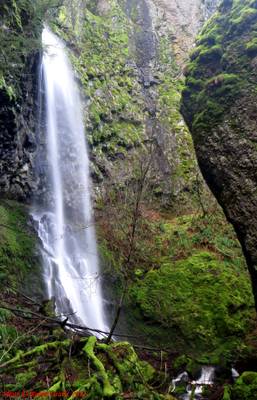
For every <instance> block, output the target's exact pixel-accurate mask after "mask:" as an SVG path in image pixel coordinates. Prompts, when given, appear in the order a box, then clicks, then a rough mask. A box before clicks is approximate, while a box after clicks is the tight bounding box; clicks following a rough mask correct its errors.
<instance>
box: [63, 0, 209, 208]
mask: <svg viewBox="0 0 257 400" xmlns="http://www.w3.org/2000/svg"><path fill="white" fill-rule="evenodd" d="M75 3H77V2H74V4H73V6H74V5H75ZM80 3H81V6H80V10H81V12H82V14H83V15H81V14H80V15H78V16H77V20H76V19H75V20H74V17H72V15H73V13H72V10H71V5H72V4H71V3H70V2H69V4H68V3H67V4H66V6H64V7H63V8H62V10H61V12H60V18H59V21H58V22H57V24H56V26H55V29H56V31H57V33H58V34H59V35H60V36H62V37H63V38H64V40H66V42H67V43H70V45H71V46H70V48H71V59H72V61H73V64H74V67H75V69H76V70H77V73H78V76H79V78H80V80H81V82H82V84H83V90H84V93H85V94H86V97H87V100H88V102H87V105H88V114H87V121H86V124H87V134H88V140H89V144H90V147H91V155H92V157H91V159H92V171H93V175H94V178H95V181H96V182H97V183H98V184H99V186H100V187H104V185H105V182H107V181H108V180H111V181H112V182H113V183H114V184H120V183H121V184H122V183H124V182H127V181H128V180H129V179H131V177H132V176H133V171H132V169H133V163H134V161H133V160H134V159H135V158H140V153H141V151H142V148H143V147H144V146H148V147H152V149H153V158H152V166H151V170H152V174H151V175H152V176H151V185H152V192H153V193H154V195H156V196H158V197H159V198H160V199H161V201H162V202H163V203H167V202H171V200H173V199H174V197H176V198H177V197H179V196H182V197H183V196H184V194H185V193H186V192H188V193H189V192H190V190H191V189H192V187H193V185H194V183H195V181H194V177H195V174H196V169H197V167H196V163H195V158H194V153H193V146H192V142H191V138H190V135H189V132H188V130H187V128H186V126H185V124H184V122H183V119H182V117H181V115H180V113H179V102H180V93H181V87H182V81H183V79H182V77H181V65H182V64H183V62H184V60H185V58H186V57H187V54H188V51H189V48H190V47H191V46H192V44H193V40H194V37H195V35H196V33H197V32H198V29H199V27H200V26H201V24H202V23H203V21H204V9H203V5H202V2H200V1H199V0H191V3H190V7H191V9H190V7H189V6H188V4H187V2H186V1H185V2H182V3H181V2H180V3H174V4H173V2H172V5H171V4H170V2H168V1H167V2H166V1H159V0H140V1H135V0H126V1H122V2H118V1H108V0H101V1H100V0H98V1H95V0H89V1H84V2H81V1H80ZM189 9H190V10H191V11H190V12H189ZM191 14H193V16H192V15H191ZM79 20H84V21H85V22H84V24H82V25H81V24H79V22H78V21H79ZM74 21H75V22H74ZM185 25H186V28H185Z"/></svg>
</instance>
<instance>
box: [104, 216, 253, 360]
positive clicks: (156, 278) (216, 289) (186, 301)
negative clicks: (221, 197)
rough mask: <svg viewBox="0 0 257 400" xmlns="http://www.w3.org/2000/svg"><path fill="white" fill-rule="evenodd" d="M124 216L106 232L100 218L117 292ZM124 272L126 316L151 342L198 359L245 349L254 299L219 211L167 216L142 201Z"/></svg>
mask: <svg viewBox="0 0 257 400" xmlns="http://www.w3.org/2000/svg"><path fill="white" fill-rule="evenodd" d="M117 215H119V214H117ZM106 216H107V218H108V214H107V215H106ZM118 218H119V217H118ZM122 221H123V224H122V226H121V225H120V224H118V225H117V224H116V227H115V228H112V229H111V231H108V233H107V231H106V229H107V227H106V224H105V225H104V226H103V229H104V230H105V231H104V235H106V234H107V235H108V236H109V238H110V235H112V236H111V237H112V240H111V242H109V253H108V251H107V247H106V244H105V246H104V251H105V253H104V254H105V255H106V254H109V259H110V262H111V264H112V265H116V267H115V269H113V268H112V267H111V266H110V268H112V276H114V275H115V273H116V276H117V288H116V290H117V291H118V292H119V284H118V282H119V280H120V279H122V278H121V276H120V273H119V265H122V260H123V257H124V253H126V237H127V236H126V230H125V225H124V224H126V223H129V220H127V222H125V219H122ZM105 222H106V221H105ZM113 224H114V225H115V221H114V222H113ZM123 235H124V236H123ZM113 256H115V261H113V259H112V257H113ZM107 269H108V267H107ZM115 271H116V272H115ZM129 276H130V279H131V283H130V290H129V294H128V296H127V299H126V304H125V313H126V318H127V319H128V323H129V325H130V326H133V327H134V331H135V333H136V334H137V335H142V333H143V335H144V337H145V340H146V341H147V342H148V343H149V344H151V345H153V344H154V343H156V342H158V343H161V344H162V346H163V347H165V348H167V347H170V348H172V347H174V346H175V348H176V350H177V351H178V352H179V353H180V354H187V356H188V357H189V359H191V358H193V359H196V360H197V361H198V362H203V363H207V362H210V363H215V364H224V365H226V364H227V363H230V362H232V361H235V360H236V359H237V358H238V357H244V354H245V351H246V347H247V346H248V345H247V344H246V343H245V339H246V336H247V334H248V333H249V332H250V331H251V330H252V327H253V323H254V302H253V298H252V293H251V285H250V280H249V276H248V272H247V268H246V265H245V260H244V258H243V256H242V252H241V248H240V245H239V243H238V241H237V239H236V237H235V234H234V232H233V229H232V227H230V226H229V225H228V224H227V222H226V221H225V219H224V217H223V215H222V213H221V212H220V211H217V210H216V211H214V212H212V213H210V211H209V214H207V215H206V216H205V217H202V216H200V215H190V214H189V215H184V216H179V217H170V216H169V215H167V214H163V215H162V214H161V215H160V214H159V213H158V212H156V211H154V210H152V211H150V210H146V209H144V217H141V220H140V222H139V224H138V229H137V244H136V247H135V250H134V254H133V260H132V266H131V268H130V271H129ZM160 294H161V295H160ZM135 304H136V307H135Z"/></svg>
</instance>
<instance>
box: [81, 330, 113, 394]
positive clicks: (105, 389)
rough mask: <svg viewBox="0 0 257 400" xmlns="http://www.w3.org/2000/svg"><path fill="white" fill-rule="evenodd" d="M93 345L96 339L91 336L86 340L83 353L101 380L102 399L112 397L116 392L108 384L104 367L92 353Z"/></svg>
mask: <svg viewBox="0 0 257 400" xmlns="http://www.w3.org/2000/svg"><path fill="white" fill-rule="evenodd" d="M95 344H96V338H95V337H94V336H91V337H90V338H89V339H88V341H87V343H86V345H85V347H84V348H83V351H84V352H85V353H86V355H87V357H88V358H89V360H90V361H92V363H93V365H94V367H95V368H96V370H97V371H98V373H99V375H100V377H101V378H102V380H103V396H104V397H112V396H113V395H114V394H115V393H116V392H115V389H114V388H113V386H112V385H111V384H110V381H109V378H108V375H107V373H106V371H105V368H104V365H103V364H102V362H101V361H100V360H99V359H98V358H97V357H96V355H95V353H94V347H95Z"/></svg>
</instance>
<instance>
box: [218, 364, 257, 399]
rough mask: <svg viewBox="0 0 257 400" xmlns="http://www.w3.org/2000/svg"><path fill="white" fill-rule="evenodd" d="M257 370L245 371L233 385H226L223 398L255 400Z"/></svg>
mask: <svg viewBox="0 0 257 400" xmlns="http://www.w3.org/2000/svg"><path fill="white" fill-rule="evenodd" d="M256 394H257V372H248V371H246V372H244V373H243V374H242V375H241V376H240V377H239V378H238V379H237V381H236V383H235V384H234V385H233V386H231V387H226V389H225V392H224V396H223V400H255V399H256Z"/></svg>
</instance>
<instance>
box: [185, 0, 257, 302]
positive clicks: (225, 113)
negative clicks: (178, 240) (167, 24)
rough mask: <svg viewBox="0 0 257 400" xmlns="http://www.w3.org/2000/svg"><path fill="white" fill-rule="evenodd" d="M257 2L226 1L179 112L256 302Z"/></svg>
mask: <svg viewBox="0 0 257 400" xmlns="http://www.w3.org/2000/svg"><path fill="white" fill-rule="evenodd" d="M256 29H257V2H256V1H250V0H244V1H241V2H237V1H229V0H226V1H224V2H223V3H222V5H221V6H220V7H219V12H218V14H217V15H216V16H215V17H214V18H212V19H211V20H210V22H209V23H208V24H207V25H206V26H205V28H204V29H203V31H202V33H201V35H200V36H199V38H198V41H197V47H196V49H195V50H194V51H193V53H192V54H191V63H190V64H189V66H188V68H187V71H186V75H187V78H186V88H185V90H184V92H183V104H182V112H183V114H184V116H185V119H186V121H187V123H188V126H189V128H190V130H191V132H192V135H193V139H194V144H195V149H196V153H197V157H198V161H199V165H200V168H201V171H202V173H203V175H204V177H205V179H206V181H207V183H208V184H209V186H210V188H211V189H212V191H213V193H214V194H215V196H216V198H217V199H218V201H219V203H220V204H221V205H222V207H223V209H224V211H225V213H226V216H227V218H228V220H229V221H230V222H231V223H232V224H233V225H234V228H235V230H236V232H237V235H238V238H239V240H240V242H241V245H242V247H243V251H244V254H245V257H246V260H247V264H248V268H249V272H250V275H251V278H252V285H253V291H254V295H255V301H256V304H257V250H256V249H257V230H256V226H257V220H256V207H257V198H256V186H257V175H256V165H257V153H256V115H257V108H256V77H257V42H256Z"/></svg>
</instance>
